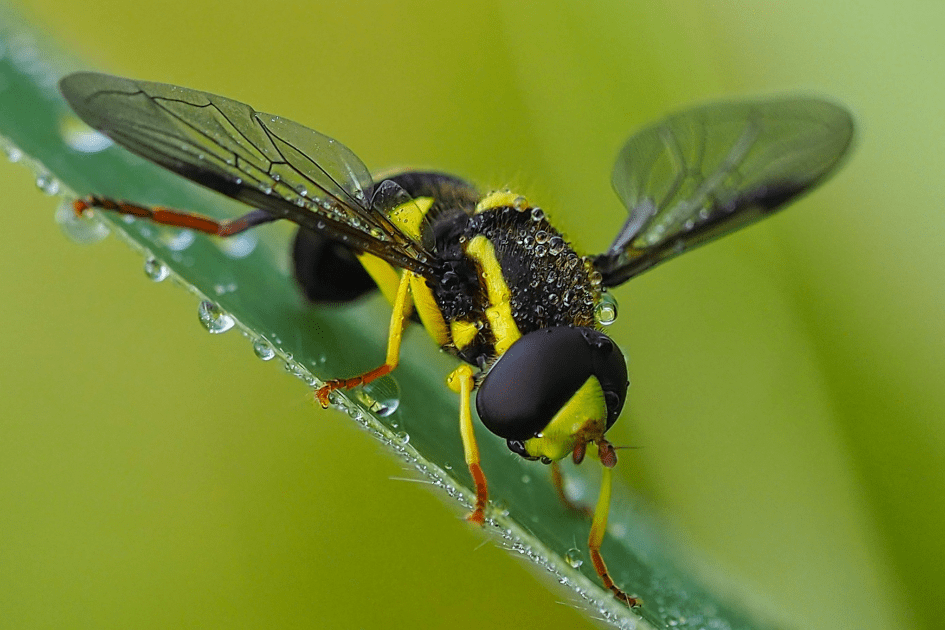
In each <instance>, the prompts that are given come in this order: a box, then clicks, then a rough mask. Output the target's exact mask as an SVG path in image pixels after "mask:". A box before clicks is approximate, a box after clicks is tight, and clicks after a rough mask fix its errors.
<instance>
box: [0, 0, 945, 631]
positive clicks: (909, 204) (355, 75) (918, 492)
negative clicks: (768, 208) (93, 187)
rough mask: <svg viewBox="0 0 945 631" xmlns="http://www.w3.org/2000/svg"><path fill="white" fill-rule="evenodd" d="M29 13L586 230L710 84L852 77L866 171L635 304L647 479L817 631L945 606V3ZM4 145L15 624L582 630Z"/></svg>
mask: <svg viewBox="0 0 945 631" xmlns="http://www.w3.org/2000/svg"><path fill="white" fill-rule="evenodd" d="M328 5H329V3H326V6H325V7H320V6H317V5H316V4H315V3H302V2H299V3H292V2H278V1H273V2H269V3H265V4H259V3H248V2H228V3H215V2H206V1H203V0H191V1H189V2H179V1H177V0H174V1H169V2H161V3H152V4H135V5H131V4H129V3H127V2H111V1H106V0H95V1H94V2H93V1H88V2H86V1H80V0H68V1H66V0H56V1H55V2H51V1H49V0H47V1H46V2H41V1H39V0H35V1H29V2H26V1H22V2H20V3H18V6H20V7H21V9H22V10H23V11H24V12H25V14H26V15H27V16H30V17H31V18H32V19H33V21H35V22H36V23H38V24H39V25H41V26H42V28H43V29H44V30H45V32H46V33H48V36H49V37H50V38H52V39H55V40H58V41H59V42H60V44H61V45H62V46H63V47H65V48H66V49H69V50H73V51H75V52H76V54H77V55H79V56H80V57H81V58H84V59H85V60H87V61H88V63H89V64H91V65H92V66H94V67H97V68H99V69H101V70H104V71H107V72H113V73H115V74H120V75H126V76H131V77H136V78H143V79H148V80H154V81H165V82H169V83H176V84H180V85H185V86H190V87H195V88H199V89H203V90H207V91H211V92H215V93H219V94H224V95H227V96H230V97H233V98H237V99H240V100H243V101H246V102H249V103H252V104H253V105H254V106H256V107H257V108H259V109H261V110H263V111H268V112H274V113H278V114H282V115H284V116H286V117H289V118H291V119H294V120H297V121H299V122H302V123H303V124H306V125H310V126H312V127H314V128H317V129H319V130H320V131H323V132H325V133H327V134H329V135H331V136H334V137H336V138H339V139H341V140H342V141H343V142H344V143H345V144H347V145H348V146H350V147H351V148H353V149H354V150H355V151H356V152H357V153H358V155H359V156H361V157H362V158H363V159H364V160H365V162H366V163H367V164H368V165H369V166H371V167H372V168H383V167H388V166H396V165H419V166H435V167H438V168H441V169H444V170H448V171H453V172H456V173H458V174H461V175H463V176H465V177H467V178H469V179H471V180H473V181H476V182H481V183H482V184H483V185H484V186H504V185H512V186H513V187H515V188H517V189H519V190H522V191H523V192H525V193H526V194H528V195H529V196H530V197H531V198H533V199H534V200H537V201H538V202H539V203H540V204H541V205H542V206H543V207H545V208H546V209H548V210H549V211H550V213H551V214H552V217H553V218H554V219H555V220H556V223H558V224H561V225H562V227H563V228H565V230H566V231H567V233H568V234H569V235H570V236H571V237H573V239H574V240H575V241H576V242H577V243H578V244H580V245H581V246H583V248H584V249H585V250H588V251H593V250H600V249H602V248H603V247H604V246H606V244H607V243H608V242H609V237H610V236H612V234H613V232H614V231H615V230H616V229H617V227H618V226H619V224H620V221H621V219H622V216H621V209H620V206H619V202H618V201H617V200H616V198H615V197H614V196H613V194H612V193H611V192H610V190H609V173H610V166H611V163H612V160H613V158H614V156H615V155H616V151H617V149H618V148H619V146H620V145H621V143H622V141H623V140H624V139H625V137H626V136H627V135H628V134H629V133H630V132H631V131H632V130H633V129H634V128H636V127H637V126H639V125H641V124H643V123H646V122H648V121H651V120H653V119H656V118H658V117H660V116H662V115H663V114H665V113H667V112H669V111H671V110H674V109H678V108H680V107H684V106H686V105H688V104H690V103H692V102H698V101H704V100H709V99H712V98H717V97H730V96H738V95H756V94H764V93H770V92H776V91H793V92H796V91H806V92H814V93H818V94H826V95H829V96H832V97H834V98H835V99H836V100H838V101H840V102H842V103H845V104H846V105H847V106H849V107H850V108H851V109H852V110H853V112H854V113H855V115H856V117H857V119H858V122H859V126H860V129H859V143H858V147H857V150H856V153H855V154H854V156H853V159H852V160H851V161H850V163H849V164H848V165H847V166H846V168H845V169H844V170H843V172H842V173H841V174H840V175H839V176H838V177H837V178H836V179H834V180H832V181H831V182H830V183H829V184H828V185H827V186H825V187H824V188H823V189H822V190H819V191H818V192H817V193H816V194H815V195H813V196H811V197H810V198H807V199H804V200H803V201H801V202H800V203H798V204H797V205H796V207H794V208H792V209H791V210H790V211H788V212H787V213H785V214H783V215H780V216H778V217H777V218H775V219H772V220H769V221H767V222H765V223H763V224H761V225H759V226H757V227H753V228H751V229H749V230H747V231H744V232H742V233H739V234H738V235H735V236H733V237H730V238H728V239H726V240H724V241H723V242H720V243H718V244H715V245H713V246H710V247H708V248H704V249H700V250H697V251H696V252H693V253H691V254H687V255H686V256H685V257H682V258H681V259H679V260H678V261H675V262H673V263H672V264H670V265H667V266H665V267H661V268H659V269H658V270H656V271H654V272H652V273H650V274H646V275H644V276H643V277H641V278H640V279H638V280H635V281H634V282H633V283H630V284H629V285H628V286H627V287H625V288H622V289H621V290H618V291H617V292H616V296H617V298H618V300H620V304H621V316H620V320H619V321H618V324H617V325H615V329H612V330H614V331H615V332H614V333H613V336H614V337H615V338H616V339H617V340H618V341H619V342H620V344H621V345H622V347H623V348H624V350H625V352H626V353H627V355H628V358H629V362H630V371H631V381H632V387H631V392H630V398H629V411H628V412H625V414H624V418H623V420H622V421H621V423H620V424H618V425H617V426H616V427H615V430H614V432H613V433H614V438H613V440H614V442H615V443H618V444H632V445H635V446H641V447H643V448H642V449H637V450H633V451H631V452H625V453H626V454H627V455H624V456H622V461H623V464H622V465H621V468H622V472H621V475H622V476H623V481H624V483H625V484H627V485H628V486H630V487H631V488H632V489H633V490H634V491H635V492H636V493H638V494H639V495H640V496H641V497H642V498H644V499H645V501H647V502H648V503H649V504H650V505H651V506H652V507H653V509H654V511H655V512H656V513H657V514H658V515H660V516H661V517H662V518H663V519H664V520H665V521H666V523H667V524H668V526H669V528H670V530H671V531H672V533H673V536H675V537H677V538H678V540H679V541H680V542H681V544H682V548H683V550H684V552H683V556H684V558H687V557H691V558H692V559H698V561H695V560H694V561H692V562H693V564H694V565H695V566H696V567H694V569H693V571H695V572H698V573H701V574H704V575H707V576H710V577H712V580H713V581H714V582H715V583H716V584H718V583H722V584H723V585H724V586H725V587H724V589H723V591H724V590H725V589H727V590H728V591H730V592H731V593H732V594H734V595H735V597H737V598H738V599H740V600H743V601H745V602H746V603H748V605H746V606H751V607H754V608H756V609H757V610H759V611H762V612H766V613H767V614H769V615H771V616H773V617H774V619H776V620H779V621H781V622H782V623H783V624H785V625H789V626H840V627H886V626H920V627H923V626H942V625H943V624H945V617H943V614H942V613H941V609H940V603H941V594H942V593H943V591H945V570H943V569H942V568H943V567H945V538H943V537H942V532H943V531H945V528H943V526H945V474H943V465H945V420H943V419H945V389H943V388H942V387H941V383H942V381H943V377H945V374H943V373H945V364H943V359H942V358H943V356H945V353H943V350H945V348H943V347H945V335H943V333H945V330H943V329H945V319H943V313H945V282H943V280H945V272H943V268H945V263H942V261H945V239H943V238H942V236H943V235H945V212H943V210H942V208H941V206H942V200H943V199H945V183H943V178H942V176H941V173H942V172H945V118H943V116H942V111H943V105H945V84H943V83H942V82H941V80H940V74H941V64H942V62H943V60H945V41H943V40H942V38H941V28H942V25H943V24H945V4H941V3H907V4H901V5H898V6H896V7H895V8H893V7H885V6H884V5H881V3H875V5H876V6H869V5H864V4H863V3H852V2H849V3H842V2H833V3H824V2H809V3H808V2H795V1H791V2H778V3H774V2H771V3H762V2H713V3H701V2H700V3H686V4H685V5H684V6H680V5H679V4H678V3H669V2H665V3H664V2H647V3H644V2H633V3H628V2H616V1H611V2H590V3H577V2H574V3H557V2H546V3H540V4H539V3H536V6H525V4H524V3H521V4H519V3H512V2H508V3H501V2H469V3H449V2H439V3H434V2H400V3H397V4H396V5H394V4H388V3H381V2H377V3H368V2H347V3H343V4H339V5H337V6H335V5H334V3H331V6H330V7H329V6H328ZM31 180H32V177H31V175H30V174H29V173H28V172H27V171H26V170H24V169H23V168H22V167H19V166H16V165H10V164H8V163H6V162H2V163H0V190H2V192H3V200H4V201H3V206H4V209H5V210H4V212H3V218H4V219H3V228H2V229H0V270H2V272H0V296H2V299H0V327H2V332H3V333H2V337H0V339H2V340H3V341H2V342H0V350H2V356H3V357H4V361H3V362H2V363H0V625H2V626H7V627H20V626H23V627H41V626H52V627H66V626H74V627H83V626H92V627H115V626H132V627H135V626H143V627H161V626H170V627H174V626H186V627H196V626H206V627H223V626H233V627H246V626H260V627H271V626H275V627H279V626H316V627H322V626H324V627H333V626H343V627H372V626H373V627H388V626H393V627H408V628H413V627H438V626H446V627H460V628H461V627H471V628H489V627H524V628H535V627H573V626H588V625H592V624H593V621H590V620H588V619H586V618H584V617H582V616H581V614H579V612H577V611H576V610H575V609H573V608H572V606H571V605H570V604H567V603H566V602H563V601H564V600H566V598H565V597H562V595H561V594H560V593H558V592H556V591H554V590H553V589H552V590H549V589H548V588H547V587H548V586H547V585H546V583H547V582H548V581H547V580H542V579H541V578H539V579H538V580H536V579H535V578H533V572H532V571H531V569H530V568H526V567H524V566H522V565H521V564H520V563H519V562H518V561H517V560H515V559H514V558H513V557H512V556H510V555H508V554H506V553H505V552H503V551H501V550H499V549H497V548H496V547H495V546H493V545H488V544H487V545H481V543H482V542H483V541H484V538H483V536H482V534H480V533H479V532H476V530H475V529H474V528H471V527H469V526H467V525H466V524H464V523H463V522H462V519H461V517H462V512H461V510H460V509H458V508H456V507H452V506H450V507H447V508H445V509H444V504H443V503H442V502H441V501H440V499H439V498H438V497H436V496H435V495H434V494H432V493H429V492H428V491H427V490H426V489H425V488H424V485H422V484H415V483H409V482H404V481H400V480H398V479H396V478H398V477H402V476H404V472H403V469H402V466H401V464H400V463H399V462H397V461H396V460H395V459H393V458H392V457H390V456H388V455H387V454H386V453H385V450H384V449H383V448H381V447H379V446H378V445H377V444H376V443H375V442H374V441H373V440H372V439H370V438H369V437H368V435H367V434H365V433H364V432H362V431H360V430H358V429H357V427H355V425H354V424H353V423H351V422H350V421H349V420H348V419H347V418H346V417H344V416H343V415H340V414H338V413H335V412H323V411H321V410H320V409H316V408H315V407H314V406H313V405H312V404H311V402H310V395H309V392H308V390H307V388H306V387H305V386H304V384H302V383H301V382H300V381H298V380H296V379H293V378H291V377H289V376H288V375H286V374H285V373H284V372H282V371H281V370H280V369H278V367H276V366H273V365H269V364H264V363H263V362H260V361H258V360H256V359H255V358H254V357H253V355H252V351H251V348H250V345H249V343H248V342H247V341H246V340H245V339H243V338H241V337H239V336H237V335H224V336H218V337H211V336H209V335H207V334H206V333H205V332H204V331H203V329H202V328H201V327H200V326H199V325H198V324H197V322H196V301H195V300H194V299H193V298H192V297H191V296H189V295H187V294H186V293H185V292H183V291H181V290H179V289H176V288H174V287H173V286H171V285H170V284H162V285H154V284H152V283H150V282H148V281H146V280H145V279H144V275H143V273H142V271H141V260H140V257H139V256H138V255H136V254H133V253H131V252H130V251H129V250H128V249H127V248H126V247H125V246H124V245H122V244H121V243H119V242H118V241H117V240H116V239H108V240H106V241H105V242H103V243H101V244H98V245H96V246H92V247H86V248H82V247H79V246H76V245H74V244H72V243H70V242H69V241H67V240H66V239H65V238H64V237H62V235H61V234H60V233H59V230H58V228H57V227H56V226H55V224H54V223H53V221H52V213H53V209H54V206H55V202H54V201H53V200H52V199H50V198H47V197H44V196H42V195H41V194H40V193H39V192H37V191H36V189H35V187H34V186H33V185H32V182H31Z"/></svg>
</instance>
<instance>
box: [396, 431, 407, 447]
mask: <svg viewBox="0 0 945 631" xmlns="http://www.w3.org/2000/svg"><path fill="white" fill-rule="evenodd" d="M396 436H397V440H398V441H400V442H401V443H402V444H404V445H406V444H407V443H409V442H410V434H408V433H407V432H397V434H396Z"/></svg>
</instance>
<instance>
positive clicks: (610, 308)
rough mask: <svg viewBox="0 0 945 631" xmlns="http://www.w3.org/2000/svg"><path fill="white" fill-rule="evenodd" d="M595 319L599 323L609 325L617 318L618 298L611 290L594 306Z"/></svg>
mask: <svg viewBox="0 0 945 631" xmlns="http://www.w3.org/2000/svg"><path fill="white" fill-rule="evenodd" d="M594 319H595V320H597V323H598V324H601V325H603V326H608V325H610V324H613V323H614V322H615V321H616V320H617V299H616V298H614V297H613V296H612V295H611V294H610V292H606V291H605V292H604V293H602V294H601V296H600V301H599V302H598V303H597V305H596V306H595V307H594Z"/></svg>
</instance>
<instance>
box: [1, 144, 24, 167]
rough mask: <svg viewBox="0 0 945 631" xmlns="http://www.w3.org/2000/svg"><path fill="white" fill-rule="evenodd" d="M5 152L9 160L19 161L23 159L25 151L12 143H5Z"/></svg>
mask: <svg viewBox="0 0 945 631" xmlns="http://www.w3.org/2000/svg"><path fill="white" fill-rule="evenodd" d="M3 153H4V154H5V155H6V156H7V160H9V161H10V162H19V161H20V160H22V159H23V152H22V151H20V148H19V147H17V146H15V145H12V144H6V143H4V146H3Z"/></svg>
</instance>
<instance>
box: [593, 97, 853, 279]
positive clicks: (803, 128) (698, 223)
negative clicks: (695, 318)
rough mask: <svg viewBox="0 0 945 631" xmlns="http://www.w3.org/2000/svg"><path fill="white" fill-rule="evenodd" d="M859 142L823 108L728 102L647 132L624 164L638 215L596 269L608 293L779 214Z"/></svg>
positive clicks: (622, 190) (805, 103)
mask: <svg viewBox="0 0 945 631" xmlns="http://www.w3.org/2000/svg"><path fill="white" fill-rule="evenodd" d="M852 138H853V119H852V117H851V116H850V114H849V113H848V112H847V111H846V110H845V109H843V108H841V107H838V106H836V105H833V104H831V103H827V102H825V101H820V100H816V99H784V100H773V101H756V102H742V103H719V104H714V105H708V106H704V107H699V108H696V109H692V110H689V111H686V112H682V113H679V114H676V115H674V116H670V117H669V118H667V119H666V120H664V121H662V122H660V123H657V124H655V125H653V126H651V127H648V128H646V129H644V130H642V131H640V132H639V133H637V134H635V135H634V136H632V137H631V138H630V139H629V140H628V141H627V144H626V145H624V147H623V149H622V150H621V151H620V155H619V156H618V157H617V162H616V164H614V171H613V179H612V182H613V186H614V190H615V191H616V192H617V195H618V196H619V197H620V199H621V200H622V201H623V203H624V205H625V206H626V207H627V210H628V212H629V215H628V217H627V221H626V222H625V223H624V225H623V228H622V229H621V230H620V232H619V233H618V235H617V237H616V239H615V240H614V242H613V244H611V246H610V248H609V249H608V250H607V251H606V252H604V253H603V254H601V255H600V256H598V257H597V258H596V259H595V261H594V263H595V266H596V267H597V269H598V270H599V271H600V272H601V274H602V275H603V277H604V284H605V285H607V286H614V285H619V284H620V283H622V282H624V281H626V280H627V279H629V278H631V277H633V276H636V275H637V274H639V273H641V272H643V271H646V270H648V269H650V268H651V267H653V266H654V265H657V264H658V263H661V262H662V261H665V260H667V259H669V258H671V257H673V256H676V255H678V254H681V253H683V252H685V251H687V250H689V249H691V248H693V247H695V246H697V245H701V244H703V243H706V242H708V241H711V240H712V239H715V238H717V237H720V236H722V235H725V234H728V233H729V232H733V231H735V230H737V229H739V228H741V227H743V226H746V225H748V224H750V223H752V222H754V221H757V220H759V219H761V218H763V217H766V216H768V215H770V214H771V213H773V212H774V211H776V210H778V209H779V208H781V207H782V206H784V205H785V204H786V203H787V202H789V201H791V200H793V199H795V198H796V197H797V196H799V195H801V194H803V193H805V192H807V191H808V190H810V189H811V188H812V187H814V186H815V185H817V184H818V183H820V182H822V181H823V180H824V179H825V178H826V177H828V176H829V175H830V174H831V173H832V172H833V171H834V170H835V169H836V167H837V166H838V165H839V164H840V162H841V161H842V158H843V157H844V155H845V154H846V152H847V150H848V149H849V147H850V144H851V141H852Z"/></svg>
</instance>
